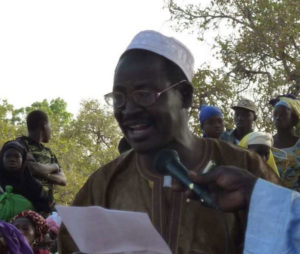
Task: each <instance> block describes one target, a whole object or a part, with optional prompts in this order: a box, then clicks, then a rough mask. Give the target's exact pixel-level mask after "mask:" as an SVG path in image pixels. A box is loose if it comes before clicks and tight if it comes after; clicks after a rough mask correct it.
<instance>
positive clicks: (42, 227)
mask: <svg viewBox="0 0 300 254" xmlns="http://www.w3.org/2000/svg"><path fill="white" fill-rule="evenodd" d="M11 223H12V224H13V225H14V226H15V227H16V228H18V229H19V230H20V232H21V233H22V234H23V235H24V236H25V237H26V238H27V240H28V243H29V244H30V245H31V246H32V247H37V246H39V244H40V243H41V242H42V241H43V240H44V236H45V234H47V233H48V231H49V227H48V225H47V222H46V220H45V219H44V218H43V217H42V216H41V215H39V214H38V213H36V212H34V211H23V212H21V213H19V214H18V215H17V216H15V217H14V218H13V219H12V221H11Z"/></svg>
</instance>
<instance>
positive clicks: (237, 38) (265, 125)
mask: <svg viewBox="0 0 300 254" xmlns="http://www.w3.org/2000/svg"><path fill="white" fill-rule="evenodd" d="M205 3H206V2H205V1H201V2H200V4H186V5H181V4H178V3H176V2H175V1H174V0H168V1H167V4H168V8H169V11H170V13H171V19H172V20H173V21H174V22H176V28H177V29H178V30H188V29H190V30H191V31H193V32H196V34H197V36H198V38H199V39H200V40H206V39H207V34H209V35H211V34H212V32H214V34H215V37H214V46H213V50H214V52H215V57H216V59H217V60H220V61H221V62H222V63H223V66H222V67H221V69H222V71H223V73H222V76H223V78H221V79H227V78H228V82H229V83H230V84H231V86H232V87H234V89H232V90H229V92H232V91H234V92H235V94H234V96H233V97H230V99H235V98H237V97H239V96H240V95H245V94H246V95H248V96H247V97H249V98H250V99H251V98H252V99H253V100H255V102H256V103H257V105H258V107H259V108H260V115H261V119H263V121H262V120H261V121H260V122H259V123H258V128H260V129H267V130H270V129H271V126H270V115H271V113H270V108H269V107H268V106H267V107H266V105H267V102H268V101H269V99H270V98H271V97H274V96H275V95H278V94H282V93H293V94H295V95H297V96H298V95H299V92H300V58H299V55H300V54H299V53H300V18H299V12H300V1H295V0H260V1H256V0H226V1H225V0H211V1H209V3H208V4H205ZM224 31H226V32H224ZM210 70H211V71H212V72H213V71H214V70H213V69H210ZM199 72H202V71H201V70H200V71H199ZM217 73H218V74H220V71H217ZM218 80H220V79H218ZM213 82H214V81H213V80H212V81H211V86H214V85H216V84H215V83H213ZM197 96H198V95H197ZM222 103H227V101H226V100H225V101H222Z"/></svg>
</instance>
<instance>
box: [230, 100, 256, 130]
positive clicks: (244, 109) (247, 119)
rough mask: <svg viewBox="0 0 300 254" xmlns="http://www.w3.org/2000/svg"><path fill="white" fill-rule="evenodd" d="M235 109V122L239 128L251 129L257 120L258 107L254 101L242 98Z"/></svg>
mask: <svg viewBox="0 0 300 254" xmlns="http://www.w3.org/2000/svg"><path fill="white" fill-rule="evenodd" d="M232 109H233V110H234V123H235V125H236V128H237V129H240V130H242V131H251V130H252V125H253V122H254V121H255V120H256V107H255V104H254V102H253V101H251V100H248V99H241V100H239V101H238V103H237V105H236V106H233V107H232Z"/></svg>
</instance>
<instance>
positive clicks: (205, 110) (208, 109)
mask: <svg viewBox="0 0 300 254" xmlns="http://www.w3.org/2000/svg"><path fill="white" fill-rule="evenodd" d="M213 116H219V117H221V118H223V114H222V111H221V110H220V109H219V108H218V107H214V106H206V105H203V106H201V107H200V113H199V120H200V124H201V125H202V124H204V122H205V121H206V120H207V119H209V118H211V117H213Z"/></svg>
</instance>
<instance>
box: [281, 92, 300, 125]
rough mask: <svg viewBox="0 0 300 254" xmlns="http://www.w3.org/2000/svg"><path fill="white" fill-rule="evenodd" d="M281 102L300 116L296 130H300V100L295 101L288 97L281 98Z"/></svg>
mask: <svg viewBox="0 0 300 254" xmlns="http://www.w3.org/2000/svg"><path fill="white" fill-rule="evenodd" d="M280 100H281V101H284V102H286V103H287V104H288V105H289V106H290V107H291V108H292V109H293V110H294V111H295V113H296V114H297V116H298V123H297V125H296V128H297V129H298V128H300V100H293V99H290V98H287V97H281V98H280Z"/></svg>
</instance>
